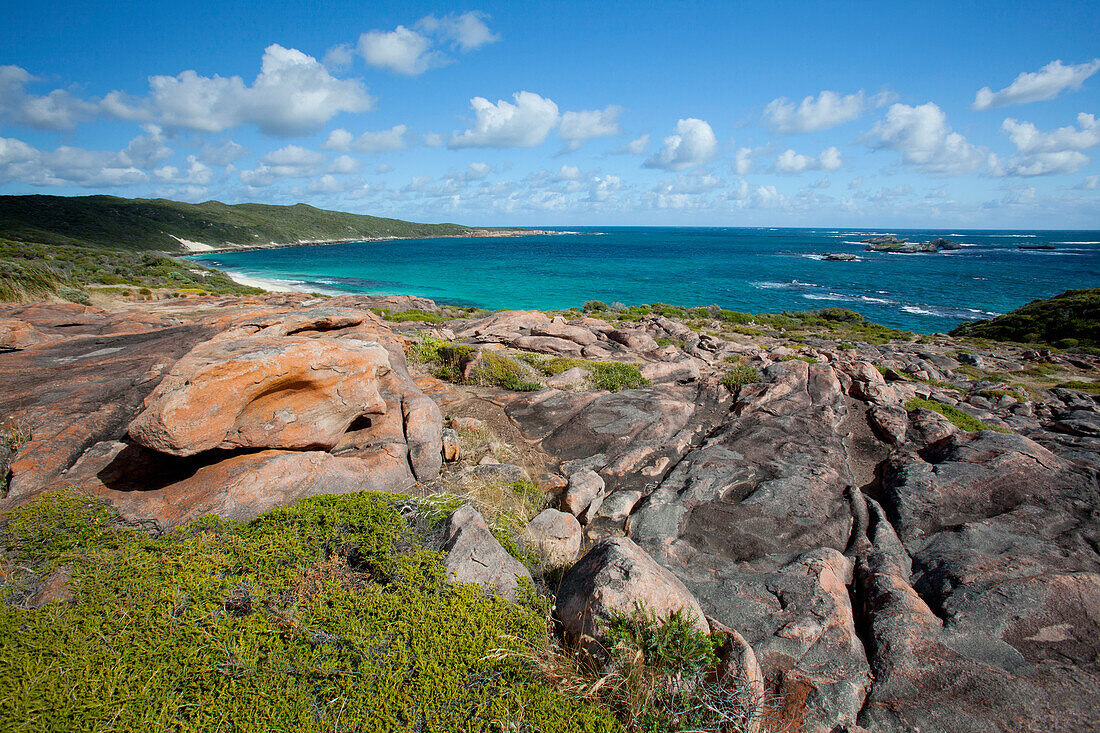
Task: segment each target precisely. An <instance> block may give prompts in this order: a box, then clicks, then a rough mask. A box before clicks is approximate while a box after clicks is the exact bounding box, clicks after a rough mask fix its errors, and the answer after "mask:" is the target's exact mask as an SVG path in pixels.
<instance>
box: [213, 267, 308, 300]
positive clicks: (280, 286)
mask: <svg viewBox="0 0 1100 733" xmlns="http://www.w3.org/2000/svg"><path fill="white" fill-rule="evenodd" d="M210 269H212V270H217V271H218V272H220V273H222V274H223V275H225V276H226V277H228V278H229V279H230V280H232V281H233V282H235V283H237V284H238V285H244V286H246V287H250V288H260V289H261V290H266V291H268V292H269V293H312V292H320V291H313V290H306V289H305V288H296V287H294V286H293V285H290V284H284V283H279V282H278V281H275V280H265V279H263V278H259V277H252V276H250V275H242V274H240V273H239V272H230V271H229V270H223V269H221V268H220V267H212V268H210ZM326 295H327V293H326Z"/></svg>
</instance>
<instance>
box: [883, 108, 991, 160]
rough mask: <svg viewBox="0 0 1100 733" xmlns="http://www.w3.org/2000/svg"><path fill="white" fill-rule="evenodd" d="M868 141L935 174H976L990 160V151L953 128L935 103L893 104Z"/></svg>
mask: <svg viewBox="0 0 1100 733" xmlns="http://www.w3.org/2000/svg"><path fill="white" fill-rule="evenodd" d="M865 140H866V142H867V143H868V144H869V145H870V146H871V148H873V149H875V150H894V151H897V152H899V153H901V160H902V163H904V164H905V165H907V166H910V167H912V168H914V169H915V170H918V171H920V172H922V173H927V174H929V175H934V176H951V175H961V174H964V173H973V172H975V171H978V170H980V169H982V168H984V167H986V166H988V165H989V163H990V156H989V153H988V151H986V150H985V149H984V148H979V147H977V146H975V145H972V144H971V143H970V142H969V141H968V140H967V139H966V138H965V137H963V136H962V135H960V134H959V133H957V132H954V131H952V129H951V126H950V125H948V124H947V116H946V115H945V114H944V113H943V110H941V109H940V108H939V107H938V106H936V105H935V104H934V103H932V102H928V103H927V104H922V105H919V106H916V107H910V106H909V105H907V104H894V105H891V107H890V109H889V110H888V111H887V113H886V118H885V119H883V120H882V121H880V122H879V123H878V124H876V125H875V126H874V128H873V129H872V130H871V131H870V133H868V135H867V136H866V138H865Z"/></svg>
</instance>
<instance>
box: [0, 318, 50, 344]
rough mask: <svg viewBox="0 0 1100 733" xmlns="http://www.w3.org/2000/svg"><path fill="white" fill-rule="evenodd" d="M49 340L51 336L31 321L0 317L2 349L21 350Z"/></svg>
mask: <svg viewBox="0 0 1100 733" xmlns="http://www.w3.org/2000/svg"><path fill="white" fill-rule="evenodd" d="M49 340H51V337H50V336H47V335H46V334H44V333H42V332H41V331H39V330H38V329H37V328H35V327H34V326H32V325H30V324H29V323H26V322H24V321H19V320H15V319H8V318H0V351H21V350H22V349H28V348H30V347H31V346H35V345H37V344H40V343H42V342H44V341H49Z"/></svg>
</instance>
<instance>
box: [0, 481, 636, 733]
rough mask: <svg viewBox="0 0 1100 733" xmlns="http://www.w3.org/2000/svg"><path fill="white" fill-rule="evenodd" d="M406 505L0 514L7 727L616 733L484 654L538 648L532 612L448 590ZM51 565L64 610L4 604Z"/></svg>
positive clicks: (385, 501)
mask: <svg viewBox="0 0 1100 733" xmlns="http://www.w3.org/2000/svg"><path fill="white" fill-rule="evenodd" d="M403 500H404V497H396V496H390V495H383V494H373V493H365V492H364V493H358V494H349V495H344V496H321V497H315V498H313V499H308V500H305V501H302V502H300V503H299V504H297V505H295V506H293V507H288V508H283V509H277V510H273V511H271V512H268V513H266V514H264V515H261V516H260V517H259V518H257V519H256V520H254V521H253V522H250V523H248V524H242V523H235V522H224V521H219V520H216V519H204V520H199V521H197V522H195V523H192V524H191V525H190V526H187V527H184V528H181V529H180V530H178V531H176V532H173V533H171V534H168V535H165V536H163V537H159V538H157V537H152V536H150V535H148V534H146V533H144V532H141V531H138V530H136V529H134V528H131V527H128V526H125V525H124V524H123V523H121V522H120V521H119V520H118V517H117V515H116V514H115V513H114V512H113V511H111V510H110V509H108V508H107V507H106V506H105V505H103V504H102V503H100V502H98V501H96V500H94V499H90V498H87V497H82V496H79V495H75V494H66V495H51V496H47V497H45V498H44V499H41V500H39V501H38V502H36V503H34V504H31V505H29V506H28V507H25V508H22V509H19V510H15V511H14V512H13V513H11V514H8V515H6V516H4V517H3V518H2V519H0V545H2V546H3V548H4V549H5V570H8V569H11V568H18V571H17V572H14V573H5V575H4V579H5V582H4V587H3V591H4V595H3V597H4V599H5V601H0V670H2V671H0V699H2V700H3V701H4V703H3V705H0V728H2V729H4V730H27V731H39V730H41V731H46V730H58V731H60V730H89V731H107V730H111V731H134V732H137V731H161V730H174V731H196V732H197V731H213V730H219V729H220V730H236V731H269V730H293V731H322V730H324V731H332V730H340V731H368V730H369V731H383V732H389V731H394V732H397V731H401V732H406V731H407V732H409V733H411V732H412V731H438V732H443V731H454V732H455V733H457V732H458V731H479V732H484V733H488V732H489V731H498V730H501V727H502V726H507V725H508V724H509V723H512V722H517V721H518V722H520V723H521V724H522V726H524V728H525V729H529V730H547V731H563V732H564V731H577V733H581V732H582V731H583V732H585V733H597V732H599V733H603V732H608V733H610V731H613V730H616V729H617V727H618V726H617V724H616V722H615V721H614V719H613V718H612V716H611V715H610V713H609V712H608V711H606V710H603V709H601V708H600V707H598V706H596V705H594V704H591V703H587V702H584V701H579V700H573V699H569V698H567V697H566V696H564V695H562V694H561V693H560V692H558V691H556V690H554V689H552V688H549V687H547V686H546V685H544V684H542V683H540V682H536V681H531V680H529V679H528V676H527V674H526V673H525V671H524V670H523V669H521V668H519V667H518V666H517V665H516V664H514V663H512V662H509V661H503V660H497V659H493V658H492V656H491V654H490V652H492V651H494V650H499V649H515V648H518V646H519V645H521V644H527V643H533V642H534V641H536V640H538V639H541V638H544V636H545V633H546V625H545V617H544V615H543V611H544V607H545V604H544V603H542V602H541V601H540V602H539V603H534V602H530V603H528V604H521V605H517V604H513V603H509V602H507V601H504V600H503V599H501V598H499V597H487V596H486V595H485V594H484V593H483V592H482V591H481V589H480V588H479V587H476V586H467V585H451V584H449V583H447V582H446V573H445V571H444V569H443V567H442V566H441V565H440V563H439V556H438V555H437V554H436V553H433V552H428V551H426V550H424V549H423V547H421V546H420V544H419V542H420V540H419V538H418V537H417V536H416V535H415V533H414V532H413V531H412V530H411V529H410V527H409V525H408V524H407V522H406V520H405V519H404V518H403V517H402V515H401V514H400V512H399V511H398V508H397V507H398V502H400V501H403ZM59 565H66V566H68V567H70V568H71V572H72V577H73V590H74V599H73V601H72V602H71V603H51V604H49V605H47V606H46V607H44V608H42V609H40V610H25V609H22V608H19V607H18V606H17V605H15V604H16V603H18V601H19V600H20V598H21V597H22V596H21V594H25V593H26V592H27V586H31V585H33V580H34V578H35V577H39V576H41V574H43V573H45V572H48V571H50V570H51V569H52V568H55V567H58V566H59ZM505 729H507V728H505Z"/></svg>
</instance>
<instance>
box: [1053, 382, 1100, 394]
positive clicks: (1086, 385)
mask: <svg viewBox="0 0 1100 733" xmlns="http://www.w3.org/2000/svg"><path fill="white" fill-rule="evenodd" d="M1058 386H1059V387H1064V388H1065V389H1076V390H1079V391H1081V392H1088V393H1090V394H1100V382H1080V381H1073V382H1062V383H1061V384H1059V385H1058Z"/></svg>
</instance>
